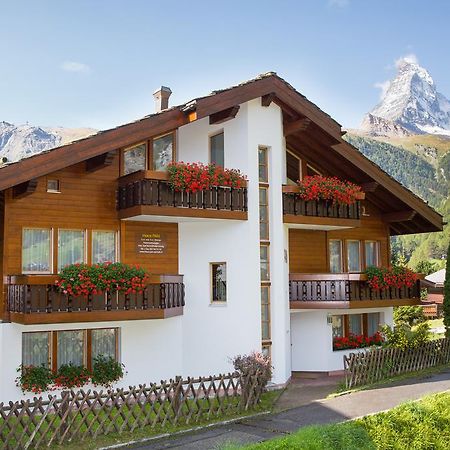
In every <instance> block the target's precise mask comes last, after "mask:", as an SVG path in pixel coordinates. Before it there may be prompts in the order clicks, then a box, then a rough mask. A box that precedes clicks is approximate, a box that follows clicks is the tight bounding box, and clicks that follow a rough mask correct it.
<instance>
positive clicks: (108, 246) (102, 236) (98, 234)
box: [92, 231, 117, 264]
mask: <svg viewBox="0 0 450 450" xmlns="http://www.w3.org/2000/svg"><path fill="white" fill-rule="evenodd" d="M116 238H117V233H116V232H115V231H92V264H101V263H105V262H116V261H117V242H116Z"/></svg>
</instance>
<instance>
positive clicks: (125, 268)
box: [55, 262, 148, 297]
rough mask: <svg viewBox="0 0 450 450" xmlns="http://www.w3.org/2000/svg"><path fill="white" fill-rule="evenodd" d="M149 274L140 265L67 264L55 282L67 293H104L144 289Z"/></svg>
mask: <svg viewBox="0 0 450 450" xmlns="http://www.w3.org/2000/svg"><path fill="white" fill-rule="evenodd" d="M147 282H148V274H147V273H146V271H145V270H144V269H142V268H140V267H139V266H138V265H134V266H130V265H128V264H123V263H118V262H117V263H109V262H106V263H102V264H93V265H89V264H70V265H68V266H66V267H64V268H63V269H62V270H61V272H60V274H59V277H58V279H57V280H56V281H55V284H56V286H57V287H58V289H59V290H60V291H61V292H62V293H64V294H68V295H72V296H74V297H77V296H79V295H88V294H93V295H95V294H100V293H102V292H124V293H125V294H131V293H133V294H134V293H137V292H142V291H143V290H144V289H145V287H146V285H147Z"/></svg>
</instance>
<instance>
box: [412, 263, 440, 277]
mask: <svg viewBox="0 0 450 450" xmlns="http://www.w3.org/2000/svg"><path fill="white" fill-rule="evenodd" d="M415 270H416V272H418V273H423V274H424V275H430V273H433V272H436V270H437V265H436V263H434V262H431V261H425V260H421V261H419V262H418V263H417V264H416V266H415Z"/></svg>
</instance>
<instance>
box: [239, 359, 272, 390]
mask: <svg viewBox="0 0 450 450" xmlns="http://www.w3.org/2000/svg"><path fill="white" fill-rule="evenodd" d="M231 362H232V364H233V366H234V369H235V370H237V371H238V372H240V373H241V374H242V375H247V374H248V373H256V372H259V374H260V376H261V379H262V381H263V385H264V386H265V385H266V384H267V383H268V382H269V381H270V380H271V378H272V363H271V361H270V357H269V356H266V355H264V354H262V353H260V352H251V353H250V354H249V355H237V356H235V357H234V358H232V359H231Z"/></svg>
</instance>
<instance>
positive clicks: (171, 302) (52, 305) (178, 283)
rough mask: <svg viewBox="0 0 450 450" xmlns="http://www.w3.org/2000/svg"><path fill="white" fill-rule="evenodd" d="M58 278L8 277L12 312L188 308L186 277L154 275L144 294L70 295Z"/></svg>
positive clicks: (9, 305) (7, 285) (7, 291)
mask: <svg viewBox="0 0 450 450" xmlns="http://www.w3.org/2000/svg"><path fill="white" fill-rule="evenodd" d="M56 278H57V277H56V276H52V275H50V276H33V275H30V276H27V275H17V276H7V277H5V284H6V297H7V309H8V312H11V313H22V314H33V313H34V314H36V313H37V314H39V313H42V314H51V313H58V312H69V313H70V312H87V313H89V312H97V311H131V310H141V311H145V310H151V309H169V308H177V307H181V306H184V302H185V301H184V298H185V295H184V284H183V276H182V275H153V276H151V278H150V282H149V284H148V285H147V286H146V288H145V289H144V291H143V292H142V293H136V294H133V293H131V294H125V293H124V292H118V293H111V292H106V293H102V294H96V295H93V294H90V295H82V296H77V297H74V296H70V295H67V294H63V293H61V292H60V291H59V290H58V288H57V287H56V286H55V283H54V281H55V280H56Z"/></svg>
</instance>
